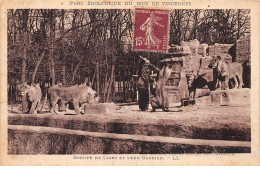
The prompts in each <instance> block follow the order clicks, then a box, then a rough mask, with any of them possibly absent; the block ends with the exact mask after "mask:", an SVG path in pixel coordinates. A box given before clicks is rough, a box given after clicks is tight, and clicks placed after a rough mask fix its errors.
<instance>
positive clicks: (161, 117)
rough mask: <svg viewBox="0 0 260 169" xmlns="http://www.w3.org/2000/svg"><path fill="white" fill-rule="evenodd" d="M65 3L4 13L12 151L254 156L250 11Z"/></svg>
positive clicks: (88, 155)
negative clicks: (66, 4)
mask: <svg viewBox="0 0 260 169" xmlns="http://www.w3.org/2000/svg"><path fill="white" fill-rule="evenodd" d="M66 2H68V5H70V6H69V8H65V7H64V8H62V6H60V7H61V8H60V7H59V8H55V7H53V8H45V7H44V6H42V7H37V8H31V7H30V8H19V7H18V8H8V9H7V10H5V11H4V12H5V16H6V20H7V27H6V30H5V33H6V35H5V36H6V37H7V39H6V43H7V44H6V47H7V48H6V60H7V63H6V64H7V69H6V82H7V85H6V86H5V87H4V89H3V86H1V90H2V89H3V90H5V91H6V93H7V99H6V123H7V128H6V129H5V131H6V132H7V140H6V141H7V143H6V146H7V155H72V158H71V159H74V160H75V159H77V160H79V159H81V160H82V159H88V160H94V158H95V159H96V160H122V159H123V158H126V159H127V160H131V159H134V160H159V161H160V160H161V161H162V160H165V159H168V156H167V155H177V156H173V157H171V159H172V160H179V158H181V157H182V155H192V154H194V155H200V154H201V155H203V154H208V155H217V154H224V155H225V154H227V155H230V154H240V155H242V154H250V153H252V152H253V151H254V150H253V149H252V145H253V144H252V139H253V136H252V131H253V132H255V131H254V130H252V120H253V121H254V118H253V119H252V117H254V116H252V115H254V114H252V101H253V100H252V97H253V96H252V94H256V93H252V89H251V88H252V86H253V87H255V88H259V86H255V85H252V80H254V79H253V78H251V76H252V70H251V58H252V57H253V56H252V43H255V42H252V36H254V35H253V34H252V22H254V21H252V11H251V9H250V8H247V9H245V8H235V9H234V8H227V9H221V8H219V9H218V8H216V9H214V8H212V9H211V8H208V9H206V8H194V9H193V8H187V7H185V8H183V9H178V8H174V7H171V8H169V6H168V8H167V7H165V8H163V7H162V8H159V7H152V6H149V7H148V6H147V7H146V6H145V3H144V4H143V5H141V6H137V7H130V8H127V7H125V8H119V7H118V8H116V7H113V8H109V7H106V8H99V7H98V5H97V4H95V5H96V8H84V6H83V5H86V6H87V3H90V2H87V1H86V2H85V1H82V2H80V1H79V2H78V1H77V2H76V1H75V2H74V1H66ZM66 2H65V3H66ZM101 2H102V1H100V3H101ZM119 2H120V1H119ZM147 2H148V1H147ZM59 3H60V2H59ZM69 3H71V4H69ZM106 3H108V2H106ZM110 3H112V2H110ZM177 3H178V2H176V4H175V5H187V4H188V3H185V4H184V3H181V2H179V3H180V4H177ZM158 4H159V2H158ZM61 5H63V2H61ZM73 5H74V6H73ZM75 5H82V6H81V8H80V9H77V6H75ZM102 5H106V4H102ZM109 5H113V4H109ZM115 5H120V4H115ZM162 5H164V4H162ZM209 7H210V6H209ZM4 12H1V13H4ZM258 12H259V11H258ZM4 28H5V27H4ZM258 41H259V39H258ZM254 52H255V51H254ZM255 56H257V55H255ZM1 57H2V56H1ZM252 64H254V63H252ZM256 71H258V72H259V70H256ZM1 78H2V76H1ZM257 97H259V96H257ZM1 104H2V102H1ZM256 111H257V112H258V114H259V109H258V110H256ZM258 123H259V119H258ZM2 124H3V123H2ZM258 142H259V138H258ZM1 148H3V147H2V146H1ZM118 154H121V155H139V156H117V155H118ZM92 155H102V156H97V157H94V156H92ZM103 155H109V156H103ZM111 155H112V156H111ZM157 155H158V156H157ZM160 155H163V156H160ZM92 158H93V159H92ZM128 162H129V161H128Z"/></svg>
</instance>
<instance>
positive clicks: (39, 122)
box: [8, 114, 251, 141]
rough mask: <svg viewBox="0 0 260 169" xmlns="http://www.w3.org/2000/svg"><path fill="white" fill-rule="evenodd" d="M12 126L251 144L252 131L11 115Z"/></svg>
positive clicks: (156, 122)
mask: <svg viewBox="0 0 260 169" xmlns="http://www.w3.org/2000/svg"><path fill="white" fill-rule="evenodd" d="M194 122H195V121H194ZM8 124H9V125H27V126H44V127H53V128H64V129H73V130H83V131H89V132H103V133H118V134H134V135H145V136H151V135H152V136H168V137H182V138H192V139H212V140H240V141H250V140H251V139H250V138H251V130H250V128H248V127H246V126H245V125H244V126H239V124H237V125H233V124H232V125H224V124H223V125H221V124H218V125H217V126H218V128H212V127H210V126H205V125H202V124H198V126H201V127H198V126H195V123H194V124H193V125H192V126H187V125H185V124H182V122H179V121H174V119H168V120H166V119H165V120H162V119H157V120H156V119H151V120H149V119H148V120H146V121H142V120H137V119H136V121H131V120H130V121H129V120H128V119H125V118H114V119H108V118H107V117H106V116H97V115H92V114H89V115H88V116H81V115H76V116H73V115H69V116H68V115H51V114H37V115H31V114H10V115H9V117H8ZM232 126H236V128H233V127H232Z"/></svg>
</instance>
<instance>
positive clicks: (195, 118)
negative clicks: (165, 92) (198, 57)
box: [8, 104, 251, 140]
mask: <svg viewBox="0 0 260 169" xmlns="http://www.w3.org/2000/svg"><path fill="white" fill-rule="evenodd" d="M8 109H9V113H10V115H12V114H20V113H21V112H20V111H19V105H13V108H12V106H10V105H9V107H8ZM11 110H13V113H12V112H11ZM42 113H43V115H44V114H45V115H50V113H49V111H47V110H45V111H43V112H42ZM62 114H63V115H62ZM39 116H41V115H39ZM56 116H59V118H62V117H63V116H64V118H65V119H70V118H76V119H78V118H79V119H82V120H88V121H94V122H97V123H108V122H110V123H112V122H116V123H126V124H128V123H131V124H138V125H139V124H140V125H146V124H151V125H152V124H154V125H162V124H163V125H164V126H167V125H174V126H181V127H182V128H185V127H189V128H191V129H192V128H194V130H195V129H196V128H199V129H202V130H203V129H207V130H210V129H216V130H218V129H228V130H229V129H233V130H236V131H241V132H245V131H246V132H249V133H250V128H251V127H250V123H251V121H250V105H248V106H244V105H243V106H240V107H239V106H214V105H211V106H192V107H179V108H177V107H171V108H170V111H169V112H163V111H162V110H157V111H156V112H151V109H149V110H148V111H140V110H139V108H138V105H130V104H124V105H122V104H121V105H117V107H116V111H115V112H112V113H107V114H89V115H87V114H85V115H83V116H82V115H75V112H74V111H73V110H72V111H69V112H62V113H60V115H56ZM64 118H63V119H64ZM227 134H228V133H227ZM246 140H250V138H248V139H246Z"/></svg>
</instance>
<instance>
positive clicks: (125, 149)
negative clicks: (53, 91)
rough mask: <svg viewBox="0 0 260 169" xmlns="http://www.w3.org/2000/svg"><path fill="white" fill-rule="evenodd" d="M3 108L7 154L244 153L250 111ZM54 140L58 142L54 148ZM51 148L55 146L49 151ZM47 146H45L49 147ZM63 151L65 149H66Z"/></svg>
mask: <svg viewBox="0 0 260 169" xmlns="http://www.w3.org/2000/svg"><path fill="white" fill-rule="evenodd" d="M19 109H20V105H9V106H8V110H9V114H8V124H9V129H8V140H9V141H8V142H9V144H8V152H9V153H10V154H111V153H112V154H119V153H123V154H143V153H144V154H147V153H148V154H150V153H151V154H154V153H155V154H160V153H162V154H163V153H166V154H169V153H245V152H247V153H249V152H250V151H251V150H250V144H251V143H250V141H251V127H250V105H246V106H245V105H243V106H216V105H211V106H209V105H207V106H205V105H199V106H192V107H179V108H178V107H170V111H169V112H163V111H162V110H157V111H156V112H151V109H149V110H148V111H145V112H143V111H140V110H139V108H138V105H136V104H133V103H132V104H117V106H116V111H115V112H108V113H104V114H95V113H89V114H84V115H76V114H75V111H73V110H72V111H68V112H61V113H60V114H59V115H52V114H50V112H49V110H48V108H46V109H45V110H44V111H43V112H42V113H41V114H22V113H21V111H20V110H19ZM56 140H60V141H59V142H58V143H57V144H56ZM54 143H55V145H54ZM50 145H51V146H50ZM68 145H70V146H69V148H68Z"/></svg>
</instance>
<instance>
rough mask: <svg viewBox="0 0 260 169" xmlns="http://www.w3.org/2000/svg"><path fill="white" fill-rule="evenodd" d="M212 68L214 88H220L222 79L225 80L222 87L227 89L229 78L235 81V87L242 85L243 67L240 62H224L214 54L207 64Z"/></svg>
mask: <svg viewBox="0 0 260 169" xmlns="http://www.w3.org/2000/svg"><path fill="white" fill-rule="evenodd" d="M209 67H210V68H213V77H214V83H215V88H216V89H222V81H224V82H225V86H224V89H229V86H228V82H229V79H231V78H233V79H234V81H235V87H234V88H235V89H237V88H238V89H240V88H242V86H243V78H242V75H243V67H242V65H241V64H240V63H236V62H232V63H226V62H225V60H224V59H223V58H222V57H221V56H215V57H214V58H213V60H212V62H211V63H210V65H209Z"/></svg>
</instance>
